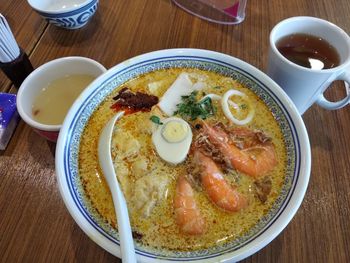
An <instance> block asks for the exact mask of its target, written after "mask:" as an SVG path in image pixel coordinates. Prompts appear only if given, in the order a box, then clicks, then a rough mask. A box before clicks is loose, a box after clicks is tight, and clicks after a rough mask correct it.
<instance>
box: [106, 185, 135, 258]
mask: <svg viewBox="0 0 350 263" xmlns="http://www.w3.org/2000/svg"><path fill="white" fill-rule="evenodd" d="M113 184H114V186H112V187H114V188H115V190H116V191H111V192H112V198H113V203H114V208H115V211H126V213H116V214H117V220H118V231H119V237H120V249H121V253H122V259H123V262H126V263H136V262H137V261H136V255H135V252H134V251H135V248H134V242H133V238H132V233H131V227H130V220H129V214H128V212H127V211H128V208H127V207H126V201H125V199H124V195H123V193H122V192H121V189H120V187H119V184H118V183H117V182H114V183H113Z"/></svg>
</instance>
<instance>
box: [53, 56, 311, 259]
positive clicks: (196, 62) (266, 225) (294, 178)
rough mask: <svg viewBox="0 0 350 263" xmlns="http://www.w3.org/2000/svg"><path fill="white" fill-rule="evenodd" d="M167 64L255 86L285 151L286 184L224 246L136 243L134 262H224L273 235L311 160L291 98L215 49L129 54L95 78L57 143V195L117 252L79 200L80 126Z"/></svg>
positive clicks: (293, 205) (302, 187)
mask: <svg viewBox="0 0 350 263" xmlns="http://www.w3.org/2000/svg"><path fill="white" fill-rule="evenodd" d="M169 67H196V68H201V69H207V70H213V71H216V72H219V73H221V74H225V75H229V76H231V77H234V78H236V79H238V80H239V81H240V82H243V83H244V84H245V85H246V86H248V87H249V88H250V89H251V90H252V91H254V92H255V93H256V94H257V95H258V96H259V97H260V98H261V99H262V100H263V101H265V102H266V104H267V105H268V107H269V108H270V110H271V111H272V112H273V114H274V116H276V118H277V120H278V122H279V124H280V128H281V130H282V132H283V134H284V140H285V142H286V151H287V168H286V178H285V184H284V185H283V187H282V191H281V194H280V196H279V197H278V198H277V200H276V202H275V204H274V205H273V206H272V208H271V209H270V211H269V212H268V213H267V214H266V215H265V216H264V217H263V218H262V219H261V220H260V221H259V223H257V225H255V226H254V227H253V228H252V229H251V230H249V231H248V233H246V234H244V235H243V236H242V237H239V238H238V239H236V240H234V241H232V242H230V243H229V244H227V245H225V246H223V247H214V248H211V249H208V250H203V251H195V252H191V253H184V252H169V251H168V252H164V251H150V250H148V249H147V248H144V247H140V246H136V249H137V251H136V252H137V257H138V261H139V262H165V261H166V262H171V261H186V262H198V260H201V261H202V262H219V261H220V262H223V261H225V262H226V261H238V260H241V259H243V258H245V257H247V256H249V255H251V254H253V253H255V252H256V251H258V250H259V249H261V248H263V247H264V246H266V245H267V244H268V243H269V242H270V241H271V240H273V239H274V238H275V237H276V236H277V235H278V234H279V233H280V232H281V231H282V230H283V229H284V228H285V227H286V226H287V224H288V223H289V222H290V220H291V219H292V217H293V216H294V214H295V213H296V211H297V209H298V208H299V206H300V204H301V202H302V199H303V197H304V194H305V191H306V188H307V185H308V181H309V176H310V166H311V156H310V145H309V139H308V135H307V132H306V129H305V126H304V123H303V121H302V118H301V116H300V114H299V113H298V111H297V109H296V108H295V106H294V104H293V103H292V102H291V100H290V99H289V98H288V97H287V95H286V94H285V93H284V92H283V90H282V89H281V88H280V87H279V86H278V85H277V84H276V83H275V82H273V81H272V80H271V79H270V78H269V77H268V76H267V75H265V74H264V73H262V72H261V71H259V70H258V69H256V68H254V67H253V66H251V65H249V64H247V63H245V62H243V61H241V60H239V59H236V58H234V57H231V56H228V55H224V54H221V53H217V52H212V51H207V50H198V49H170V50H161V51H156V52H151V53H148V54H144V55H141V56H137V57H134V58H131V59H129V60H127V61H125V62H122V63H120V64H119V65H117V66H115V67H113V68H112V69H110V70H108V71H107V72H106V73H105V74H103V75H102V76H100V77H99V78H98V79H97V80H95V81H94V82H93V83H92V84H91V85H90V86H89V87H88V88H87V89H86V90H85V91H84V92H83V94H82V95H81V97H80V99H79V101H76V102H75V104H74V105H73V106H72V108H71V109H70V111H69V113H68V115H67V117H66V119H65V121H64V124H63V127H62V129H61V132H60V135H59V139H58V144H57V148H56V173H57V178H58V185H59V189H60V192H61V195H62V198H63V200H64V202H65V204H66V206H67V208H68V210H69V212H70V214H71V215H72V216H73V218H74V220H75V221H76V222H77V224H78V225H79V226H80V227H81V229H82V230H83V231H84V232H85V233H86V234H87V235H88V236H89V237H91V239H92V240H93V241H95V242H96V243H97V244H99V245H100V246H101V247H103V248H104V249H106V250H107V251H109V252H110V253H112V254H114V255H115V256H117V257H120V247H119V236H118V233H116V231H114V230H113V229H112V228H111V227H110V226H109V225H107V224H106V223H105V222H104V221H103V220H102V219H101V218H100V217H99V216H98V215H97V214H96V212H94V210H93V208H91V207H90V205H89V204H88V203H87V202H86V201H84V200H86V199H85V193H84V191H83V189H82V186H81V183H80V180H79V174H78V167H79V164H78V157H77V156H78V151H79V142H80V137H81V134H82V131H83V129H84V126H85V124H86V123H87V121H88V119H89V117H90V115H91V114H92V113H93V112H94V110H95V109H96V108H97V107H98V105H99V104H100V103H101V102H102V101H103V100H104V98H105V97H106V96H108V94H110V93H111V91H112V90H114V89H115V88H116V87H118V86H120V85H121V84H122V83H124V82H125V81H127V80H129V79H131V78H134V77H136V76H138V75H140V74H143V73H146V72H149V71H153V70H157V69H162V68H169Z"/></svg>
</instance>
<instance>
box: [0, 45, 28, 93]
mask: <svg viewBox="0 0 350 263" xmlns="http://www.w3.org/2000/svg"><path fill="white" fill-rule="evenodd" d="M0 68H1V70H2V71H3V72H4V73H5V74H6V76H7V77H8V78H9V79H10V80H11V81H12V83H13V85H15V87H16V88H19V87H20V86H21V84H22V82H23V81H24V80H25V78H26V77H27V76H28V75H29V74H30V73H31V72H32V71H33V70H34V68H33V66H32V63H30V61H29V58H28V56H27V54H26V53H25V52H24V50H23V49H21V48H20V54H19V56H18V58H16V59H15V60H13V61H11V62H7V63H2V62H0Z"/></svg>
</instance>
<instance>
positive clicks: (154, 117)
mask: <svg viewBox="0 0 350 263" xmlns="http://www.w3.org/2000/svg"><path fill="white" fill-rule="evenodd" d="M149 119H150V120H151V121H152V122H154V123H155V124H158V125H163V122H161V121H160V118H159V117H158V116H155V115H152V116H151V118H149Z"/></svg>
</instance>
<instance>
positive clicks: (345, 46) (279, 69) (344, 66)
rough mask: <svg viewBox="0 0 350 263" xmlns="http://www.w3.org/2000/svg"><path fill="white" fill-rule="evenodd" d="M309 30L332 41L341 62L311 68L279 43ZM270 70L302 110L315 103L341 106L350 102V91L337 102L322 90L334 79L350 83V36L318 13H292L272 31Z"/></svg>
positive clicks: (324, 106) (328, 106) (338, 107)
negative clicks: (280, 48)
mask: <svg viewBox="0 0 350 263" xmlns="http://www.w3.org/2000/svg"><path fill="white" fill-rule="evenodd" d="M296 33H301V34H309V35H313V36H316V37H320V38H322V39H324V40H325V41H327V42H328V43H329V44H331V45H332V46H333V47H334V48H335V49H336V50H337V53H338V54H339V57H340V63H339V65H338V66H336V67H334V68H329V69H310V68H306V67H303V66H299V65H298V64H295V63H293V62H291V61H290V60H288V59H287V58H285V57H284V56H283V55H282V54H281V53H280V52H279V51H278V49H277V47H276V43H277V42H278V41H279V40H280V39H281V38H283V37H285V36H288V35H291V34H296ZM267 74H268V75H269V76H270V77H271V78H272V79H273V80H275V81H276V82H277V83H278V84H279V85H280V86H281V87H282V89H283V90H284V91H285V92H286V93H287V94H288V96H289V97H290V98H291V99H292V101H293V102H294V104H295V106H296V107H297V109H298V110H299V113H300V114H303V113H304V112H305V111H306V110H307V109H308V108H309V107H310V106H311V105H312V104H313V103H315V102H316V103H317V104H318V105H320V106H321V107H323V108H325V109H329V110H335V109H340V108H342V107H344V106H346V105H347V104H348V103H349V102H350V93H349V92H347V96H346V97H345V98H344V99H342V100H340V101H337V102H330V101H328V100H327V99H326V98H325V97H324V96H323V93H324V92H325V90H326V89H327V88H328V87H329V86H330V85H331V83H332V82H333V81H335V80H343V81H345V83H347V84H350V37H349V36H348V35H347V34H346V33H345V32H344V30H342V29H341V28H339V27H338V26H336V25H334V24H332V23H330V22H328V21H325V20H322V19H319V18H315V17H304V16H300V17H292V18H288V19H285V20H283V21H281V22H279V23H278V24H277V25H276V26H275V27H274V28H273V29H272V31H271V33H270V50H269V63H268V69H267Z"/></svg>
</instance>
